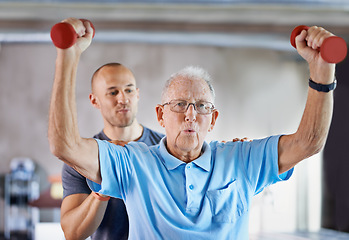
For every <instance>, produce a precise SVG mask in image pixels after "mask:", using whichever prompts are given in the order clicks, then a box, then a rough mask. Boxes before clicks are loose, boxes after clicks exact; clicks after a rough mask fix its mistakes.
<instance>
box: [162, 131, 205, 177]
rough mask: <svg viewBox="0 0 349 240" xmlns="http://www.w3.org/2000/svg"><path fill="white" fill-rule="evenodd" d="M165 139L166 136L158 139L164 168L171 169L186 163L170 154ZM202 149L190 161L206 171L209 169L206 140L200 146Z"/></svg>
mask: <svg viewBox="0 0 349 240" xmlns="http://www.w3.org/2000/svg"><path fill="white" fill-rule="evenodd" d="M166 139H167V138H166V137H164V138H163V139H161V141H160V154H161V157H162V161H163V163H164V165H165V166H166V168H167V169H168V170H173V169H175V168H177V167H178V166H180V165H182V164H184V165H185V164H186V163H185V162H183V161H181V160H179V159H178V158H176V157H174V156H173V155H171V154H170V153H169V152H168V151H167V148H166ZM202 151H203V153H202V154H201V156H200V157H199V158H197V159H195V160H194V161H192V163H194V164H195V165H197V166H198V167H200V168H202V169H204V170H205V171H207V172H208V171H210V170H211V147H210V145H209V144H207V142H204V144H203V146H202Z"/></svg>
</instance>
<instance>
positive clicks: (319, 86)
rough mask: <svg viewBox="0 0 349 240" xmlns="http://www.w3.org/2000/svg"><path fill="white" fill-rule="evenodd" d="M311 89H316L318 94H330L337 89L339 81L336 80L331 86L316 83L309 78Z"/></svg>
mask: <svg viewBox="0 0 349 240" xmlns="http://www.w3.org/2000/svg"><path fill="white" fill-rule="evenodd" d="M309 87H311V88H312V89H315V90H316V91H318V92H329V91H332V90H335V89H336V87H337V79H336V78H335V79H334V81H333V83H330V84H320V83H316V82H314V81H313V80H311V78H309Z"/></svg>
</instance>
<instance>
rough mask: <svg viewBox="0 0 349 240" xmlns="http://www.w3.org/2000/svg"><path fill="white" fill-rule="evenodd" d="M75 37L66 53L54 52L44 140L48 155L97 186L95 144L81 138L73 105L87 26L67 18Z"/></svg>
mask: <svg viewBox="0 0 349 240" xmlns="http://www.w3.org/2000/svg"><path fill="white" fill-rule="evenodd" d="M65 21H66V22H68V23H70V24H71V25H72V26H73V27H74V29H75V30H76V32H77V34H78V35H79V37H78V39H77V42H76V43H75V44H74V45H73V46H72V47H70V48H68V49H59V48H57V58H56V72H55V79H54V83H53V88H52V96H51V103H50V110H49V124H48V139H49V144H50V149H51V152H52V153H53V154H54V155H55V156H57V157H58V158H59V159H61V160H62V161H64V162H65V163H67V164H68V165H70V166H72V167H73V168H74V169H76V170H77V171H78V172H80V173H81V174H82V175H84V176H85V177H87V178H88V179H90V180H92V181H95V182H97V183H100V181H101V177H100V171H99V161H98V146H97V143H96V141H95V140H93V139H85V138H82V137H81V136H80V134H79V130H78V125H77V112H76V102H75V83H76V71H77V66H78V63H79V59H80V55H81V53H82V52H83V51H84V50H86V49H87V47H88V46H89V45H90V43H91V39H92V33H93V29H92V28H91V26H90V24H89V23H88V22H87V21H86V22H84V23H83V22H81V21H80V20H79V19H74V18H69V19H67V20H65Z"/></svg>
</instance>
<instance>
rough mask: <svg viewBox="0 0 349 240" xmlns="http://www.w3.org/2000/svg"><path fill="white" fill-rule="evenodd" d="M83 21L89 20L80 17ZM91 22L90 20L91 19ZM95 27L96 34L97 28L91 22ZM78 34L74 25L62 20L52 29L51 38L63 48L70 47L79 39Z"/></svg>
mask: <svg viewBox="0 0 349 240" xmlns="http://www.w3.org/2000/svg"><path fill="white" fill-rule="evenodd" d="M80 20H81V21H82V22H85V21H88V20H86V19H80ZM89 22H90V21H89ZM90 24H91V27H92V28H93V35H92V37H94V36H95V28H94V26H93V24H92V23H91V22H90ZM77 37H78V35H77V34H76V32H75V30H74V27H73V26H72V25H70V24H69V23H65V22H61V23H57V24H55V25H54V26H53V27H52V29H51V39H52V42H53V44H54V45H55V46H56V47H58V48H61V49H66V48H70V47H71V46H73V45H74V44H75V42H76V40H77Z"/></svg>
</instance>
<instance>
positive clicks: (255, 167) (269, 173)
mask: <svg viewBox="0 0 349 240" xmlns="http://www.w3.org/2000/svg"><path fill="white" fill-rule="evenodd" d="M279 138H280V135H278V136H271V137H268V138H264V139H260V140H254V141H253V142H251V143H250V144H245V148H246V149H245V151H244V152H245V153H246V155H245V156H244V159H245V161H244V164H245V166H244V167H245V169H246V173H247V178H248V179H249V180H250V183H251V186H252V188H253V190H254V192H255V194H258V193H259V192H261V191H262V190H263V189H264V188H265V187H267V186H269V185H271V184H274V183H276V182H279V181H284V180H287V179H289V178H290V177H291V175H292V173H293V168H292V169H291V170H289V171H287V172H285V173H282V174H279V164H278V159H279V158H278V143H279Z"/></svg>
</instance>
